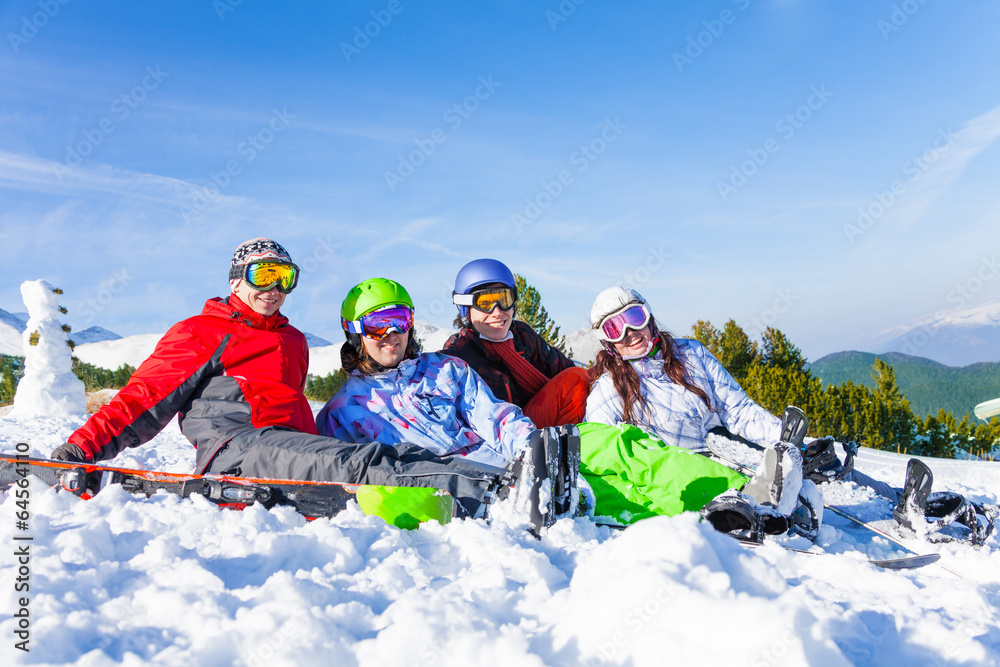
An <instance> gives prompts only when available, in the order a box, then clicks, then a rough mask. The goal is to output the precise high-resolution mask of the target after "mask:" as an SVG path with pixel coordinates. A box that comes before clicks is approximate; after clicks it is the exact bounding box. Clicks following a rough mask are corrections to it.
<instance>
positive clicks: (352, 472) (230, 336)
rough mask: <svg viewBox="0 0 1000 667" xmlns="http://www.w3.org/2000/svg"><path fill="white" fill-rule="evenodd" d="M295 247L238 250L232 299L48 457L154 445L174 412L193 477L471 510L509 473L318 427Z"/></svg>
mask: <svg viewBox="0 0 1000 667" xmlns="http://www.w3.org/2000/svg"><path fill="white" fill-rule="evenodd" d="M298 277H299V270H298V267H297V266H296V265H295V264H294V263H293V262H292V259H291V257H290V256H289V254H288V252H287V251H286V250H285V249H284V248H283V247H282V246H281V245H280V244H278V243H276V242H274V241H272V240H270V239H264V238H257V239H252V240H250V241H246V242H245V243H243V244H241V245H240V246H239V247H238V248H237V249H236V252H235V253H234V254H233V259H232V262H231V265H230V271H229V282H230V290H231V293H230V295H229V296H228V297H227V298H218V297H216V298H214V299H209V300H208V301H207V302H206V303H205V307H204V309H203V310H202V312H201V314H200V315H196V316H194V317H191V318H188V319H186V320H184V321H182V322H179V323H177V324H175V325H174V326H172V327H171V328H170V329H169V330H168V331H167V333H166V334H164V336H163V338H161V339H160V341H159V342H158V343H157V345H156V349H155V350H154V351H153V353H152V354H151V355H150V356H149V358H148V359H146V361H144V362H143V363H142V364H141V365H140V366H139V368H137V369H136V371H135V373H133V374H132V377H131V379H129V382H128V384H127V385H126V386H125V387H124V388H123V389H122V390H121V391H119V392H118V394H117V395H116V396H115V398H114V399H112V401H111V402H110V403H108V404H107V405H105V406H104V407H102V408H101V410H100V411H99V412H97V413H96V414H94V415H93V416H91V418H90V419H89V420H87V423H86V424H84V425H83V426H82V427H81V428H79V429H77V430H76V431H74V432H73V434H72V435H70V436H69V439H68V442H67V443H66V444H64V445H62V446H61V447H58V448H57V449H56V450H55V451H54V452H53V453H52V458H54V459H59V460H63V461H74V462H81V463H84V462H94V461H99V460H103V459H110V458H114V457H115V456H116V455H117V454H118V453H119V452H121V451H122V450H124V449H125V448H126V447H138V446H139V445H142V444H144V443H146V442H148V441H149V440H151V439H152V438H153V437H154V436H155V435H156V434H157V433H159V432H160V431H161V430H163V428H164V427H165V426H166V425H167V424H168V423H169V422H170V420H171V419H172V418H173V416H174V415H177V416H178V424H179V426H180V429H181V432H182V433H183V434H184V436H185V437H187V439H188V440H190V441H191V443H192V444H193V445H194V446H195V447H196V448H197V454H196V464H195V472H196V473H206V472H214V473H226V474H236V475H244V476H250V477H270V478H279V479H301V480H328V481H334V482H345V483H352V484H385V485H396V486H429V487H434V488H441V489H446V490H448V491H449V492H451V494H452V495H453V496H455V498H456V500H458V501H459V504H462V505H463V507H464V509H465V510H466V511H469V512H470V513H474V512H475V510H476V509H477V508H478V505H479V502H480V499H481V498H482V497H483V495H484V494H485V491H486V488H487V487H488V485H489V483H490V482H491V481H492V480H493V479H494V478H495V477H496V476H497V475H498V474H499V473H500V472H502V471H500V470H498V469H496V468H493V467H492V466H484V465H481V464H474V463H471V462H468V461H465V460H464V459H462V458H461V457H438V456H436V455H434V454H432V453H430V452H428V451H427V450H425V449H423V448H420V447H416V446H414V445H405V444H403V445H396V446H388V445H383V444H380V443H366V444H354V443H345V442H342V441H340V440H337V439H335V438H327V437H322V436H319V435H317V434H316V422H315V420H314V418H313V414H312V410H311V409H310V407H309V402H308V401H307V400H306V397H305V395H304V394H303V393H302V390H303V388H304V387H305V382H306V375H307V372H308V367H309V348H308V346H307V345H306V339H305V336H304V335H303V334H302V333H301V332H300V331H299V330H298V329H295V328H294V327H292V326H291V325H290V324H288V319H287V318H286V317H284V316H283V315H282V314H281V313H280V312H279V309H280V307H281V305H282V304H283V303H284V301H285V298H286V297H287V296H288V294H289V293H290V292H291V291H292V290H293V289H294V288H295V286H296V285H297V283H298Z"/></svg>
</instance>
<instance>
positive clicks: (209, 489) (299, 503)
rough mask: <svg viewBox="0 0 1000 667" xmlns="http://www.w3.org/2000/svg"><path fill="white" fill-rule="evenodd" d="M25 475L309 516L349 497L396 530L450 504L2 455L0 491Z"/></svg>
mask: <svg viewBox="0 0 1000 667" xmlns="http://www.w3.org/2000/svg"><path fill="white" fill-rule="evenodd" d="M29 475H34V476H35V477H37V478H38V479H40V480H42V482H44V483H45V484H47V485H49V486H52V487H56V488H60V489H63V490H65V491H68V492H70V493H73V494H74V495H77V496H80V497H82V498H90V497H92V496H94V495H95V494H97V493H98V492H100V491H101V490H102V489H104V488H105V487H107V486H108V485H110V484H121V485H122V488H124V489H125V490H126V491H128V492H129V493H142V494H145V495H146V496H151V495H153V494H154V493H156V492H157V491H159V490H161V489H162V490H163V491H166V492H168V493H174V494H177V495H179V496H181V497H183V498H189V497H192V496H201V497H203V498H205V499H206V500H209V501H211V502H213V503H215V504H217V505H220V506H223V507H231V508H236V509H243V508H244V507H246V506H248V505H254V504H260V505H263V506H264V507H265V508H268V509H270V508H271V507H274V506H289V507H291V508H293V509H294V510H295V511H296V512H299V513H300V514H303V515H304V516H306V517H308V518H311V519H315V518H320V517H332V516H335V515H336V514H338V513H340V512H342V511H343V510H345V509H346V508H347V503H348V501H351V500H354V501H357V503H358V505H359V506H360V507H361V511H363V512H364V513H365V514H369V515H373V516H380V517H382V518H383V519H385V520H386V522H387V523H390V524H392V525H395V526H398V527H400V528H416V527H417V525H419V524H420V523H421V522H424V521H429V520H434V521H437V522H439V523H448V522H449V521H450V520H451V517H452V513H453V508H454V501H453V499H452V497H451V496H450V495H449V494H448V493H447V492H445V491H441V490H439V489H434V488H428V487H393V486H374V485H364V484H340V483H337V482H318V481H298V480H281V479H261V478H252V477H235V476H228V475H195V474H184V473H167V472H157V471H153V470H132V469H129V468H116V467H112V466H103V465H94V464H81V463H69V462H65V461H50V460H48V459H34V458H27V457H20V456H9V455H4V456H0V490H4V491H6V490H7V489H9V488H10V487H11V486H13V485H15V484H19V480H21V479H25V478H27V477H28V476H29Z"/></svg>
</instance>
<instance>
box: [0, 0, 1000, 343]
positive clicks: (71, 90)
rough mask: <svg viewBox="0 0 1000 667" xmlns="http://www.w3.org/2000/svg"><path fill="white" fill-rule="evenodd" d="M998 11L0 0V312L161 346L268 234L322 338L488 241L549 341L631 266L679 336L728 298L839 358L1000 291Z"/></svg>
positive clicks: (827, 5) (299, 313)
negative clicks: (279, 246)
mask: <svg viewBox="0 0 1000 667" xmlns="http://www.w3.org/2000/svg"><path fill="white" fill-rule="evenodd" d="M577 3H579V4H577ZM998 19H1000V6H998V5H997V4H996V3H990V2H983V1H972V2H947V3H946V2H943V1H942V0H926V1H925V2H923V3H921V2H920V0H909V1H908V2H888V1H882V0H879V1H872V2H861V1H860V0H859V1H854V2H843V1H842V2H834V1H832V0H829V1H811V2H805V1H796V0H738V1H736V2H732V1H730V0H724V1H723V0H720V1H715V2H701V3H697V4H695V3H677V2H674V3H661V2H631V3H600V2H597V0H584V1H581V0H564V1H563V2H562V3H559V2H556V1H555V0H549V1H542V2H526V1H524V2H519V1H510V2H498V3H489V2H476V3H472V2H448V1H443V2H416V1H411V2H408V1H406V0H398V1H391V2H390V1H389V0H384V1H382V0H380V1H376V2H337V3H332V2H331V3H319V2H312V3H310V2H297V3H277V2H252V1H251V0H246V1H243V2H238V1H237V0H218V1H216V2H212V0H200V1H198V2H183V1H176V2H162V3H153V2H143V3H135V2H132V3H126V2H83V1H82V0H65V3H63V2H60V0H34V1H24V0H15V1H8V2H5V3H3V4H2V5H0V35H2V36H3V40H2V42H0V243H2V246H3V255H4V257H5V258H6V261H7V262H8V263H13V266H14V268H15V270H14V271H12V272H11V275H10V277H8V278H7V279H6V280H5V281H4V282H3V283H2V284H0V308H3V309H5V310H9V311H14V312H16V311H20V310H23V306H22V304H21V302H20V295H19V292H18V285H19V284H20V282H21V281H22V280H25V279H37V278H44V279H46V280H48V281H49V282H51V283H53V284H54V285H58V286H60V287H62V288H63V289H64V290H65V295H64V297H63V304H64V305H65V306H66V307H67V308H68V309H69V311H70V312H69V314H68V315H67V316H66V322H67V323H69V324H71V325H72V326H73V327H74V329H77V330H79V329H83V328H86V327H87V326H91V325H95V324H96V325H100V326H103V327H105V328H108V329H111V330H113V331H116V332H118V333H120V334H123V335H129V334H136V333H151V332H161V331H164V330H166V328H167V327H168V326H169V325H170V324H172V323H173V322H175V321H177V320H180V319H183V318H184V317H187V316H189V315H191V314H194V313H196V312H198V311H199V310H200V307H201V304H202V303H203V302H204V300H205V299H207V298H209V297H212V296H216V295H223V294H225V293H227V291H228V284H227V281H226V277H227V268H228V262H229V258H230V256H231V254H232V251H233V249H234V248H235V247H236V245H238V244H239V243H240V242H241V241H243V240H246V239H248V238H252V237H255V236H269V237H272V238H275V239H277V240H279V241H280V242H281V243H283V244H284V245H285V246H286V247H287V248H288V249H289V251H290V252H291V254H292V256H293V258H295V259H296V261H298V262H299V263H300V265H302V266H303V268H304V275H303V277H302V280H301V281H300V286H299V288H298V289H297V291H296V292H295V293H293V294H292V295H291V296H290V298H289V299H288V301H287V302H286V306H285V308H283V312H285V314H287V315H288V316H289V317H290V319H291V320H292V322H293V324H296V325H298V326H299V327H300V328H302V329H305V330H307V331H310V332H313V333H315V334H317V335H320V336H324V337H326V338H328V339H330V340H334V341H337V340H341V334H340V332H339V325H338V311H339V305H340V302H341V300H342V298H343V296H344V295H345V294H346V292H347V290H348V289H349V288H350V287H351V285H353V284H355V283H356V282H358V281H360V280H362V279H364V278H369V277H373V276H385V277H390V278H394V279H396V280H399V281H400V282H402V283H403V284H404V285H405V286H406V287H407V288H408V289H409V290H410V292H411V294H412V295H413V297H414V300H415V302H416V306H417V316H418V318H421V319H425V320H429V321H431V322H434V323H437V324H440V325H445V324H447V323H449V322H450V321H451V319H452V316H453V312H454V311H453V306H451V304H450V283H451V282H452V281H453V280H454V276H455V274H456V272H457V271H458V269H459V268H460V267H461V266H462V265H463V264H464V263H465V262H466V261H468V260H471V259H474V258H477V257H483V256H490V257H495V258H497V259H500V260H502V261H504V262H506V263H507V264H508V265H509V266H510V267H511V268H512V269H513V270H515V271H517V272H520V273H522V274H524V275H525V276H526V277H527V278H528V280H529V282H530V283H532V284H534V285H535V286H536V287H538V288H539V290H540V291H541V294H542V297H543V303H544V304H545V305H546V307H547V308H548V309H549V311H550V312H551V313H552V315H553V316H554V317H555V319H556V321H557V323H558V324H560V325H561V326H562V328H563V331H565V332H568V331H572V330H576V329H578V328H580V327H582V326H584V325H585V324H586V321H587V317H588V314H589V310H590V305H591V303H592V302H593V299H594V297H595V296H596V294H597V293H598V292H599V291H600V290H601V289H603V288H605V287H607V286H609V285H612V284H615V283H623V282H624V283H626V284H629V285H631V286H633V287H635V288H637V289H638V290H639V291H641V292H642V293H644V294H645V295H646V296H647V298H648V299H649V300H650V302H651V303H652V305H653V307H654V312H656V314H657V319H658V320H659V321H661V322H663V323H665V324H666V326H667V327H668V328H670V329H671V330H672V331H673V332H674V333H675V334H682V335H683V334H687V333H688V332H689V331H690V326H691V324H692V323H693V322H694V321H696V320H698V319H707V320H711V321H712V322H713V323H715V324H716V325H719V326H721V325H722V324H723V323H724V322H725V321H726V320H727V319H729V318H734V319H735V320H736V321H737V322H739V323H740V324H742V325H743V326H744V327H746V328H747V329H748V330H749V331H750V332H751V333H756V331H757V330H758V328H759V327H760V326H763V325H766V324H772V325H773V326H776V327H778V328H780V329H782V330H783V331H785V333H787V334H788V335H789V336H790V337H791V339H792V340H793V342H795V343H797V344H798V345H799V346H800V347H802V348H803V351H804V352H805V354H806V355H807V357H809V358H810V359H816V358H818V357H819V356H822V355H823V354H826V353H829V352H834V351H838V350H843V349H852V348H854V347H856V346H857V345H858V341H859V338H860V337H862V336H865V335H867V334H871V333H874V332H876V331H879V330H882V329H886V328H888V327H891V326H894V325H897V324H900V323H901V322H904V321H907V320H910V319H913V318H916V317H920V316H922V315H925V314H928V313H932V312H935V311H939V310H942V309H947V308H952V307H955V306H956V305H958V304H957V303H956V300H955V299H954V298H949V294H952V295H953V294H954V290H955V288H956V286H959V285H966V286H972V287H976V289H975V290H972V291H969V290H967V294H968V298H967V299H966V298H964V297H963V301H967V303H966V304H963V305H977V304H979V303H986V302H989V301H991V300H996V299H998V298H1000V280H997V281H991V278H992V275H990V270H988V268H987V269H984V267H990V266H992V264H991V262H993V261H994V253H997V251H1000V247H998V245H1000V243H998V241H1000V231H998V229H1000V225H998V217H1000V188H998V187H997V185H996V182H997V180H996V174H997V173H998V172H1000V169H998V167H1000V148H998V146H997V141H996V140H997V138H998V137H1000V89H998V88H997V75H996V68H997V63H998V62H1000V40H997V39H996V35H997V24H998ZM880 200H881V201H880ZM862 214H864V215H862ZM993 273H996V271H993ZM986 275H989V278H988V279H985V280H984V279H982V277H983V276H986ZM977 276H979V277H980V278H979V280H976V277H977ZM970 280H971V281H972V283H970V282H969V281H970Z"/></svg>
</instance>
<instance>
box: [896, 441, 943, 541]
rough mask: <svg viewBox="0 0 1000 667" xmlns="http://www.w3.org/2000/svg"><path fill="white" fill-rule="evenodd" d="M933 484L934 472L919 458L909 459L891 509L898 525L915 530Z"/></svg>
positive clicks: (923, 514)
mask: <svg viewBox="0 0 1000 667" xmlns="http://www.w3.org/2000/svg"><path fill="white" fill-rule="evenodd" d="M933 484H934V474H933V473H932V472H931V469H930V468H928V467H927V465H926V464H924V462H923V461H921V460H919V459H910V460H909V462H907V464H906V482H905V483H904V484H903V493H902V494H901V495H900V496H899V503H898V504H897V505H896V509H894V510H893V511H892V516H893V518H894V519H896V521H897V522H899V525H901V526H903V527H904V528H907V529H909V530H910V531H911V532H914V531H916V525H917V523H918V522H921V521H922V520H923V517H924V516H925V511H926V510H925V506H926V504H927V496H928V495H929V494H930V492H931V486H932V485H933Z"/></svg>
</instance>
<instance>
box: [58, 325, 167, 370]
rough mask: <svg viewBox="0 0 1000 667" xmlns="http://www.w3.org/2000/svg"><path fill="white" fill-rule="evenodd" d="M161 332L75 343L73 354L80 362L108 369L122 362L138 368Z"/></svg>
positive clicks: (120, 364) (158, 338)
mask: <svg viewBox="0 0 1000 667" xmlns="http://www.w3.org/2000/svg"><path fill="white" fill-rule="evenodd" d="M162 337H163V334H138V335H136V336H125V337H124V338H119V339H117V340H103V341H100V342H97V343H84V344H83V345H77V346H76V349H74V351H73V354H74V355H75V356H76V357H77V358H78V359H79V360H80V361H82V362H85V363H88V364H93V365H94V366H98V367H100V368H106V369H108V370H112V371H113V370H118V368H119V367H121V366H122V364H128V365H129V366H132V367H133V368H138V367H139V364H141V363H142V362H143V361H145V360H146V357H148V356H149V355H151V354H152V353H153V349H154V348H155V347H156V343H158V342H159V340H160V338H162Z"/></svg>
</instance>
